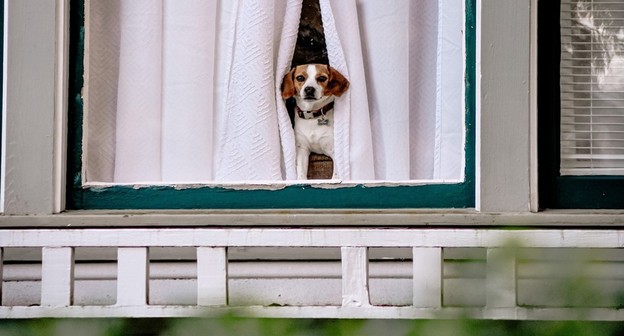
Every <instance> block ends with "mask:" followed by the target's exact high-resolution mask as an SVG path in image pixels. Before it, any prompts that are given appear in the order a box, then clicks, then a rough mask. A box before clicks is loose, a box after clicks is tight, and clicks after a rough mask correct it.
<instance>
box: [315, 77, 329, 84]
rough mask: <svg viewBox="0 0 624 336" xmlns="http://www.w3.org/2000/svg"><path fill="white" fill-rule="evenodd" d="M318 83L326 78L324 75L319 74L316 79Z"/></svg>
mask: <svg viewBox="0 0 624 336" xmlns="http://www.w3.org/2000/svg"><path fill="white" fill-rule="evenodd" d="M316 80H317V81H318V82H319V83H323V82H324V81H326V80H327V77H325V76H319V78H317V79H316Z"/></svg>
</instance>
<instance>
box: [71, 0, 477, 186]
mask: <svg viewBox="0 0 624 336" xmlns="http://www.w3.org/2000/svg"><path fill="white" fill-rule="evenodd" d="M303 4H304V5H303V8H304V9H305V8H307V7H306V6H308V7H309V6H312V7H314V6H316V8H318V13H317V14H320V17H321V21H319V22H320V26H318V27H315V26H312V27H309V26H306V27H304V26H303V25H302V26H301V27H302V29H301V30H299V26H300V19H301V18H304V20H305V18H306V17H307V16H306V15H311V14H310V13H309V12H308V13H306V12H305V10H304V15H303V16H301V15H300V14H301V10H302V3H301V2H297V1H295V2H293V1H273V0H270V1H269V0H266V1H246V0H240V1H225V0H223V1H216V0H215V1H204V0H188V1H164V0H157V1H155V0H112V1H87V7H86V23H85V24H86V28H87V33H86V36H85V51H86V53H85V90H84V93H85V95H84V99H85V106H84V121H83V126H84V134H83V140H82V141H83V147H82V151H83V159H82V160H83V162H82V164H83V165H84V167H83V170H82V172H83V176H82V182H83V184H85V185H98V184H111V183H112V184H116V183H120V184H180V183H182V184H185V183H208V184H211V183H217V184H219V183H234V184H237V183H256V182H259V183H265V182H270V183H276V182H278V183H281V182H286V183H288V182H292V181H294V180H298V179H299V178H298V176H297V173H296V171H297V169H298V168H297V162H296V156H297V153H296V152H297V150H296V146H295V145H296V137H295V132H294V130H293V126H292V120H291V117H292V118H293V119H295V120H298V116H297V115H294V116H292V114H293V113H292V111H289V108H288V107H287V106H286V104H285V102H284V101H283V99H282V95H281V88H280V86H281V83H282V80H283V78H284V77H285V76H286V75H287V73H288V71H289V70H290V69H291V66H292V65H293V61H292V60H293V52H296V51H293V49H294V48H296V46H297V45H298V44H297V36H298V31H299V38H300V39H302V38H303V39H304V40H305V39H306V38H308V36H306V35H305V34H306V33H309V32H311V31H312V32H314V29H316V28H317V30H320V33H321V35H322V36H321V38H320V39H317V40H322V39H324V40H323V41H321V42H324V46H325V50H326V53H327V60H328V61H329V64H330V65H331V67H333V68H335V69H336V70H337V71H339V72H340V73H342V74H343V75H344V76H345V77H346V78H347V79H348V80H349V82H350V86H349V89H348V90H347V91H346V93H345V94H343V95H342V96H340V97H337V98H336V100H335V104H334V108H333V112H332V113H333V118H334V120H333V125H331V126H332V127H333V141H332V142H333V147H334V153H333V162H332V163H333V169H334V170H335V171H336V174H335V175H333V177H336V178H337V180H339V181H342V182H359V181H388V182H409V181H429V182H437V183H439V182H441V181H455V182H461V181H462V180H463V179H464V170H465V151H464V148H465V138H466V132H465V120H466V119H465V107H464V105H465V103H464V94H463V91H464V73H465V71H464V68H465V48H464V38H465V36H464V33H463V31H464V7H463V6H458V5H457V1H449V0H438V1H416V2H415V1H409V0H393V1H391V2H380V1H376V0H357V1H355V0H354V1H329V0H320V1H316V2H314V1H307V0H306V1H303ZM310 4H312V5H310ZM302 33H303V35H302ZM317 40H314V39H313V38H311V39H310V41H311V42H310V43H315V42H316V41H317ZM291 109H292V106H291ZM289 112H291V113H290V115H289ZM330 169H331V168H330ZM330 177H331V175H330Z"/></svg>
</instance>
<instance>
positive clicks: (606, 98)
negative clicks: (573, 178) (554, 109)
mask: <svg viewBox="0 0 624 336" xmlns="http://www.w3.org/2000/svg"><path fill="white" fill-rule="evenodd" d="M561 44H562V48H561V174H562V175H624V105H622V102H623V101H624V3H621V2H613V1H604V0H583V1H578V0H562V2H561Z"/></svg>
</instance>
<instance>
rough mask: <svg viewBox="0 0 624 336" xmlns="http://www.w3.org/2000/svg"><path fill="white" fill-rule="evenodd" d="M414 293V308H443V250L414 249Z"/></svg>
mask: <svg viewBox="0 0 624 336" xmlns="http://www.w3.org/2000/svg"><path fill="white" fill-rule="evenodd" d="M413 258H414V259H413V267H414V278H413V279H414V283H413V286H414V291H413V296H414V300H413V306H414V307H418V308H440V307H442V267H443V262H444V260H443V258H442V249H441V248H439V247H433V248H429V247H425V248H420V247H415V248H414V249H413Z"/></svg>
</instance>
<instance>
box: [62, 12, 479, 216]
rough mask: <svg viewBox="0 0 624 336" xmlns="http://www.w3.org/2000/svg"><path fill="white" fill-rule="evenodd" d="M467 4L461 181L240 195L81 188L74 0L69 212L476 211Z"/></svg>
mask: <svg viewBox="0 0 624 336" xmlns="http://www.w3.org/2000/svg"><path fill="white" fill-rule="evenodd" d="M465 1H466V5H465V30H464V38H465V43H466V48H465V49H466V55H465V58H466V60H465V64H466V68H465V91H464V92H465V97H464V99H465V110H466V111H465V113H466V119H465V120H466V125H465V129H466V132H465V134H466V139H465V161H466V162H465V170H464V181H463V182H461V183H453V184H426V185H418V186H408V185H406V186H374V187H372V186H365V185H356V186H350V187H339V188H331V189H326V188H318V187H312V186H310V185H306V184H297V185H288V186H285V187H283V188H279V189H277V190H273V189H271V190H258V189H255V190H242V189H232V188H223V187H214V186H203V187H192V188H191V187H189V188H176V187H174V186H161V185H158V186H146V187H136V186H126V185H124V186H121V185H118V186H108V187H99V186H98V187H93V186H83V185H82V180H83V179H82V135H83V134H82V126H83V124H82V122H83V115H84V114H83V100H82V96H81V90H82V87H83V84H84V82H83V73H84V67H83V59H84V39H85V27H84V0H71V14H70V15H71V17H70V35H71V36H70V71H71V73H70V83H69V100H70V101H69V121H68V122H69V125H68V126H69V127H68V144H69V145H68V151H67V152H68V169H67V200H66V201H67V202H66V207H67V209H68V210H77V209H111V210H121V209H283V208H298V209H303V208H325V209H331V208H334V209H337V208H340V209H354V208H379V209H387V208H474V206H475V162H476V161H475V97H476V93H475V87H476V85H475V84H476V82H475V79H476V75H475V65H476V62H475V60H476V0H465Z"/></svg>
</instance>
